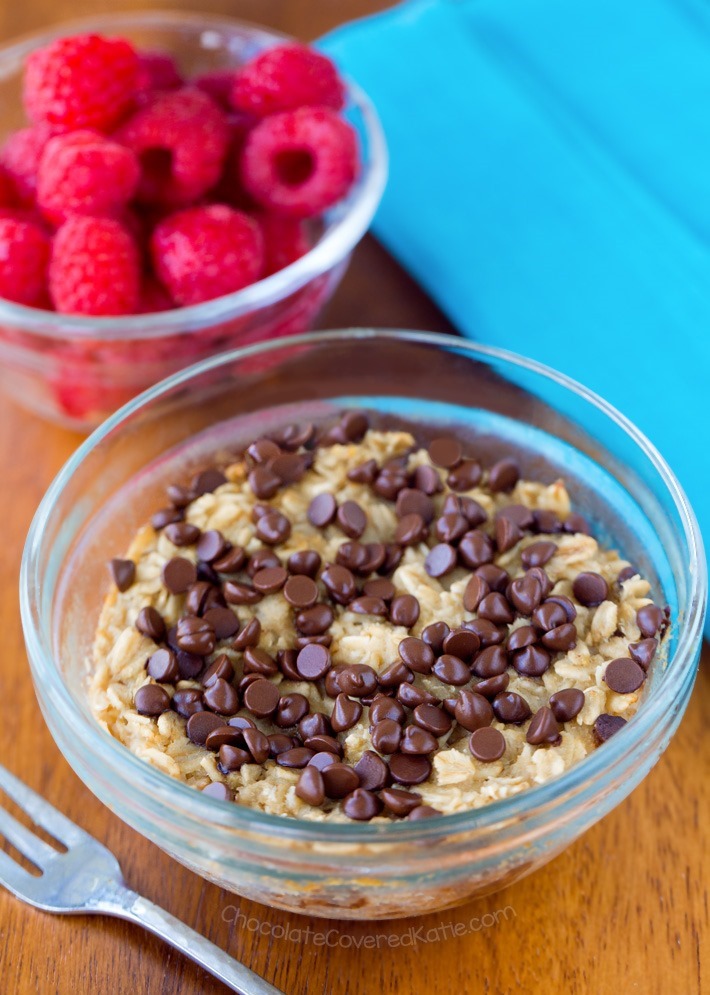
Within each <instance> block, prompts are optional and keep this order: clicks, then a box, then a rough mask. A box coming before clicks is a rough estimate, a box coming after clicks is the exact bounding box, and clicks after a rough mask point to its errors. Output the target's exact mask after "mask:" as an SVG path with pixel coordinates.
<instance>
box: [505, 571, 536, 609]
mask: <svg viewBox="0 0 710 995" xmlns="http://www.w3.org/2000/svg"><path fill="white" fill-rule="evenodd" d="M543 596H544V591H543V587H542V584H541V583H540V581H539V579H538V578H537V577H535V576H534V575H533V574H530V573H526V574H523V576H522V577H517V578H516V579H515V580H513V581H511V583H510V586H509V587H508V598H509V599H510V602H511V604H512V605H513V607H514V608H515V609H516V611H518V612H520V614H521V615H526V616H528V615H532V614H533V613H534V612H535V611H536V609H537V608H538V605H539V604H540V602H541V601H542V598H543Z"/></svg>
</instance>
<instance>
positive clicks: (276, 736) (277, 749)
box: [266, 732, 300, 760]
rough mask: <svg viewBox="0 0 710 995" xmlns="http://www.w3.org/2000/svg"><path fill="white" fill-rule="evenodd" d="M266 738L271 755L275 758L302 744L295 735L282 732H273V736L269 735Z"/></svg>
mask: <svg viewBox="0 0 710 995" xmlns="http://www.w3.org/2000/svg"><path fill="white" fill-rule="evenodd" d="M266 738H267V741H268V743H269V756H270V757H271V758H272V759H273V760H275V759H276V757H278V756H280V755H281V754H282V753H285V752H286V750H292V749H294V747H296V746H300V743H299V742H298V740H297V739H296V737H295V736H286V735H285V733H282V732H275V733H272V735H271V736H267V737H266Z"/></svg>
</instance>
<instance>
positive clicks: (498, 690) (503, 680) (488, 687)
mask: <svg viewBox="0 0 710 995" xmlns="http://www.w3.org/2000/svg"><path fill="white" fill-rule="evenodd" d="M509 683H510V677H508V675H507V674H497V675H496V676H495V677H487V678H486V680H485V681H479V682H478V684H476V686H475V688H474V689H473V690H474V691H475V692H476V694H482V695H483V697H484V698H488V700H489V701H491V700H492V699H493V698H495V696H496V695H497V694H502V692H503V691H505V689H506V688H507V687H508V684H509Z"/></svg>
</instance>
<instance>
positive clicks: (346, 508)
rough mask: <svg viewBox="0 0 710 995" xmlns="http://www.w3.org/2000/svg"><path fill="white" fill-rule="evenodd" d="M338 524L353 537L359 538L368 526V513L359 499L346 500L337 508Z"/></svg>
mask: <svg viewBox="0 0 710 995" xmlns="http://www.w3.org/2000/svg"><path fill="white" fill-rule="evenodd" d="M336 518H337V520H338V525H339V526H340V528H341V529H342V530H343V532H344V533H345V535H347V536H350V538H351V539H359V538H360V536H361V535H362V534H363V532H364V531H365V529H366V528H367V515H366V514H365V512H364V511H363V510H362V508H361V507H360V505H359V504H358V503H357V501H344V502H343V504H341V505H340V507H339V508H338V510H337V513H336Z"/></svg>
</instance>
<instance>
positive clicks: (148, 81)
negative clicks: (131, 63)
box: [138, 52, 183, 92]
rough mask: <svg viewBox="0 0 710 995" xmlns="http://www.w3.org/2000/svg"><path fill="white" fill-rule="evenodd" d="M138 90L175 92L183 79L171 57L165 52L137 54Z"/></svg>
mask: <svg viewBox="0 0 710 995" xmlns="http://www.w3.org/2000/svg"><path fill="white" fill-rule="evenodd" d="M138 66H139V69H138V90H139V91H140V92H143V91H144V90H177V89H178V87H180V86H182V84H183V78H182V76H181V75H180V70H179V69H178V67H177V63H176V62H175V59H174V58H173V57H172V55H168V53H167V52H139V53H138Z"/></svg>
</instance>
